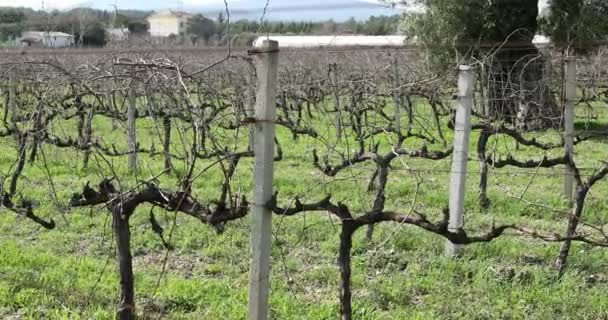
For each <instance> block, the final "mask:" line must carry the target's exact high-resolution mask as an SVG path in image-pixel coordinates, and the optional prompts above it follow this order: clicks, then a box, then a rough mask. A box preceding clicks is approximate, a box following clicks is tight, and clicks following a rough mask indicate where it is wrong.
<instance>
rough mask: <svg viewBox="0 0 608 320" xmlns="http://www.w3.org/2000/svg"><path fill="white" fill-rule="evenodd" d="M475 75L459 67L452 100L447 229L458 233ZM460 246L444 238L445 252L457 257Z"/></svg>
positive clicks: (462, 214) (468, 69) (461, 212)
mask: <svg viewBox="0 0 608 320" xmlns="http://www.w3.org/2000/svg"><path fill="white" fill-rule="evenodd" d="M474 85H475V75H474V73H473V68H472V67H470V66H464V65H463V66H460V68H459V73H458V97H457V102H456V119H455V121H454V152H453V154H452V170H451V173H450V187H449V192H450V194H449V198H450V200H449V210H450V217H449V223H448V230H449V231H451V232H458V230H460V229H461V228H462V226H463V224H464V194H465V183H466V176H467V160H468V151H469V136H470V133H471V108H472V106H473V90H474ZM461 253H462V245H459V244H454V243H452V242H450V241H449V240H447V241H446V245H445V255H446V256H449V257H453V256H458V255H460V254H461Z"/></svg>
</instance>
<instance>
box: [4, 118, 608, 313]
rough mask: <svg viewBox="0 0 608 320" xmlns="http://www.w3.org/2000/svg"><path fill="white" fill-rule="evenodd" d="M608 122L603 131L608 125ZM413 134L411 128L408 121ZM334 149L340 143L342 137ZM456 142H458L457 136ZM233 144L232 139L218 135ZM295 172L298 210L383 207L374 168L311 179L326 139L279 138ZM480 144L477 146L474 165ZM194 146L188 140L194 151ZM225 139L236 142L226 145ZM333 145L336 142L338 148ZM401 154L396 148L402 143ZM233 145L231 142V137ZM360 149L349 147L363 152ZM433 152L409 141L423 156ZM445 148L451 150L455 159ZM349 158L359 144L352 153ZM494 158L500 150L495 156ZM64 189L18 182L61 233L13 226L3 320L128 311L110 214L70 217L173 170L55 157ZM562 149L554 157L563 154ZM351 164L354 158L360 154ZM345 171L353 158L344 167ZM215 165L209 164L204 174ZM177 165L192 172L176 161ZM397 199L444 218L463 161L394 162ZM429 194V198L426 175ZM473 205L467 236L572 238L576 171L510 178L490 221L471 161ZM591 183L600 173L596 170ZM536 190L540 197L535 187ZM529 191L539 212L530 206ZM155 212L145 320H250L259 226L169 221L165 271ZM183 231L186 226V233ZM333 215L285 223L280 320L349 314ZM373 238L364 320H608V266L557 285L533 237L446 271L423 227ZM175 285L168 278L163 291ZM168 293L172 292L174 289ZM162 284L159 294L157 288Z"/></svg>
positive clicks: (580, 263) (116, 138)
mask: <svg viewBox="0 0 608 320" xmlns="http://www.w3.org/2000/svg"><path fill="white" fill-rule="evenodd" d="M603 120H604V117H601V118H600V119H599V120H594V121H595V122H593V123H592V124H589V123H587V124H584V123H579V124H578V125H579V128H583V127H584V126H585V125H592V126H595V127H600V126H602V125H604V122H602V121H603ZM403 121H404V122H405V120H403ZM156 125H157V124H156V123H154V122H152V121H151V120H138V130H139V132H138V135H139V140H140V142H141V144H142V146H145V147H147V146H150V145H151V144H152V143H154V145H155V146H156V148H157V149H158V148H160V146H161V143H160V140H159V139H158V137H157V134H156V131H155V130H156V129H155V126H156ZM75 126H76V124H75V122H73V121H66V122H61V123H55V124H54V127H53V131H54V132H56V133H57V134H58V135H61V136H67V135H70V134H71V133H73V132H74V128H75ZM327 130H328V131H327V132H326V133H324V134H326V136H327V137H332V136H333V135H334V133H333V129H332V128H331V127H328V129H327ZM444 132H445V134H446V138H447V139H448V141H450V139H451V132H450V131H449V130H447V128H444ZM94 134H95V135H96V136H100V137H103V139H104V141H106V142H112V143H114V144H116V146H117V148H118V149H121V150H123V149H125V148H126V144H125V138H124V137H125V134H124V130H123V129H122V128H120V127H119V128H118V129H116V130H111V123H110V121H109V120H107V119H105V118H103V117H97V118H96V119H95V127H94ZM216 134H217V135H218V137H220V138H221V137H222V136H223V134H224V132H222V131H221V130H217V132H216ZM179 135H180V132H179V131H178V130H175V132H174V140H173V142H174V145H173V149H174V150H175V152H179V151H180V150H182V149H180V148H183V145H182V144H181V143H180V142H179V138H178V137H179ZM538 135H539V136H540V138H542V139H544V140H547V139H549V140H552V141H559V140H558V138H557V135H556V133H555V132H546V133H543V134H538ZM278 137H279V141H280V142H281V144H282V145H283V149H284V152H285V159H284V160H283V161H281V162H277V163H276V169H275V188H276V189H277V190H279V191H280V199H282V202H283V203H285V204H286V203H288V201H289V200H291V199H293V197H294V196H300V197H301V199H302V201H307V200H308V201H310V200H316V199H319V198H321V197H322V196H323V195H324V194H327V193H330V194H332V195H333V199H334V200H335V201H343V202H344V203H346V204H347V205H348V206H349V207H350V208H351V209H352V210H353V212H361V211H364V210H367V209H369V206H370V202H371V201H372V198H373V195H372V194H370V193H369V192H367V191H366V186H367V182H368V179H369V176H370V175H371V172H372V170H373V165H371V164H361V165H357V166H355V167H354V168H352V169H349V170H346V171H344V172H343V173H341V174H340V175H339V176H338V177H336V178H327V177H324V176H322V175H320V174H319V172H318V171H317V170H316V169H314V167H313V166H312V164H311V160H310V159H311V157H312V155H311V151H312V149H313V148H317V149H318V151H319V154H320V155H321V156H322V155H324V153H325V151H324V150H326V148H324V147H323V145H322V144H321V143H319V142H318V141H315V140H313V139H311V138H306V137H299V138H298V140H296V141H292V140H291V136H290V134H289V132H287V131H286V130H285V129H283V128H279V129H278ZM476 137H477V136H476V134H473V135H472V137H471V150H472V156H474V151H475V142H476ZM390 138H391V137H386V136H382V137H377V139H378V140H379V141H381V142H383V143H382V144H381V150H382V151H383V152H387V151H388V150H389V146H388V143H387V142H388V141H389V140H390ZM184 139H185V141H189V139H190V137H189V136H184ZM221 139H223V138H221ZM328 139H330V138H328ZM392 139H394V137H392ZM222 141H229V139H228V138H226V139H225V140H222ZM0 143H2V152H0V169H1V173H0V174H2V175H7V174H8V173H9V170H10V168H11V166H12V165H13V163H14V160H15V157H16V151H15V142H14V141H13V140H11V139H8V138H7V139H3V140H1V141H0ZM353 145H354V143H353V141H351V142H350V147H351V148H352V146H353ZM421 145H422V144H421V142H419V141H418V142H408V144H407V146H408V147H409V148H417V147H420V146H421ZM489 146H492V148H494V147H495V148H496V150H497V152H498V153H501V154H504V153H505V152H506V151H507V150H514V149H515V145H514V144H513V143H512V142H511V141H509V140H506V139H502V138H497V139H494V138H493V140H492V142H491V143H490V144H489ZM428 147H429V148H430V149H443V147H442V146H441V144H436V145H429V146H428ZM338 148H339V149H341V150H346V149H347V146H346V144H345V143H344V142H342V143H340V144H339V146H338ZM490 149H491V148H490ZM576 150H577V155H576V157H577V158H576V159H577V163H578V164H579V165H580V166H583V167H593V166H596V165H597V163H598V160H601V159H605V158H606V155H608V149H607V148H606V145H605V142H604V141H601V140H591V141H589V142H585V143H584V144H581V145H579V146H577V147H576ZM43 151H44V156H45V157H46V159H47V162H48V164H49V170H50V175H51V176H52V181H53V186H54V188H55V190H56V192H57V194H56V197H57V201H54V198H55V195H54V194H53V193H52V192H51V184H50V183H49V179H48V178H47V173H46V171H45V167H44V166H43V165H42V163H43V162H42V161H37V162H36V163H34V164H28V165H27V167H26V170H25V172H24V177H23V178H22V179H21V180H20V183H19V192H20V193H21V194H23V195H24V196H27V197H28V198H32V199H35V200H37V202H38V205H37V208H36V213H37V214H39V215H41V216H43V217H45V218H53V219H54V220H55V221H56V222H57V228H56V229H55V230H50V231H47V230H43V229H41V228H39V227H38V226H37V225H35V224H33V223H32V222H31V221H29V220H26V219H24V218H22V217H18V216H16V215H15V214H13V213H11V212H8V211H5V210H3V211H0V318H10V317H13V318H22V319H41V318H45V319H112V318H113V316H114V308H115V304H116V301H117V296H118V286H119V284H118V278H117V272H116V260H115V258H114V255H113V242H112V235H111V230H110V226H109V223H110V221H109V217H108V212H107V211H105V210H104V209H102V208H92V209H91V208H84V209H70V208H68V207H67V203H68V200H69V198H70V196H71V194H72V193H74V192H78V191H80V190H81V188H82V186H83V184H84V182H85V181H90V182H91V183H92V184H95V183H97V182H98V181H99V180H100V177H101V176H102V175H110V174H112V171H114V172H115V173H116V174H117V176H118V177H119V178H120V180H121V181H122V182H123V183H125V184H126V185H133V184H134V183H135V181H136V178H138V179H147V178H149V177H151V176H153V175H154V174H156V173H157V172H159V171H160V170H161V167H162V161H160V160H159V159H151V158H150V157H148V156H147V155H140V168H141V170H140V172H139V175H138V176H132V175H130V174H129V173H128V170H127V168H126V158H124V157H120V158H112V159H107V160H108V163H106V162H104V160H103V159H102V158H100V157H98V156H94V157H93V158H92V159H91V164H90V166H89V168H88V169H83V168H82V154H79V153H76V152H73V151H69V150H62V149H58V148H55V147H51V146H45V147H44V149H43ZM560 152H561V151H560V150H554V151H551V152H550V153H549V155H553V156H556V155H559V154H560ZM351 153H352V152H351ZM516 154H517V157H518V158H521V159H527V158H540V157H541V156H542V155H541V154H539V153H538V151H536V150H534V149H531V148H526V147H521V148H520V150H519V151H517V153H516ZM332 159H334V160H336V159H338V158H337V156H336V155H335V154H334V155H333V156H332ZM208 163H209V162H204V161H203V162H201V163H200V164H199V166H198V167H197V168H198V169H197V170H201V169H202V168H203V167H204V166H205V165H206V164H208ZM175 164H177V165H178V166H181V170H183V165H181V164H179V162H177V161H176V162H175ZM393 165H394V168H393V169H394V171H393V172H392V173H391V175H390V177H389V179H390V181H389V185H388V190H387V199H388V200H387V209H394V210H399V211H407V210H409V208H410V206H411V203H412V200H413V199H414V198H416V209H417V210H420V211H422V212H425V213H427V214H428V215H429V217H432V218H434V219H436V218H438V217H439V216H440V211H441V209H442V208H443V207H444V206H445V205H446V204H447V200H448V191H447V179H448V175H449V174H448V170H449V160H445V161H438V162H430V161H423V160H415V159H407V158H403V162H401V161H394V162H393ZM406 166H407V168H415V169H419V170H421V171H420V172H419V176H418V178H419V179H421V180H422V181H423V184H422V185H421V188H420V189H419V191H418V193H416V184H415V182H416V178H417V177H416V174H414V173H412V172H409V171H407V170H405V169H406ZM469 171H470V174H469V175H468V184H467V188H468V190H467V194H466V212H467V214H466V223H467V229H469V230H472V231H473V232H475V231H476V230H478V231H483V230H485V229H487V228H488V227H489V226H490V225H491V224H492V222H493V221H496V222H497V223H519V224H525V225H528V226H530V227H535V228H539V229H542V230H557V231H561V230H563V229H564V227H565V224H564V221H565V215H564V214H563V213H560V212H555V210H551V209H549V208H548V207H539V206H533V205H530V203H542V204H545V205H547V206H551V207H555V208H557V209H560V210H564V209H565V208H566V205H565V203H564V201H563V200H562V199H561V196H560V191H561V177H559V176H557V175H552V174H554V173H560V172H561V169H545V170H540V171H539V173H540V175H538V176H536V177H535V178H534V179H532V180H531V176H530V172H533V170H528V171H526V173H525V174H524V173H523V172H522V171H523V170H521V169H513V168H504V169H501V170H496V171H492V173H491V174H490V179H489V190H488V191H489V196H490V198H491V200H492V205H491V208H490V209H489V210H487V211H483V212H482V210H480V208H479V206H478V204H477V180H478V174H476V172H477V171H478V164H477V163H476V162H475V161H471V162H470V167H469ZM585 173H588V171H585ZM251 179H252V161H251V159H243V161H242V163H240V166H239V168H238V174H237V175H236V176H235V179H234V181H233V187H234V189H235V191H237V192H241V193H244V194H246V195H248V196H249V198H250V194H251V191H250V190H251ZM221 181H222V177H221V173H220V171H219V169H218V168H213V169H211V170H209V171H207V172H206V173H204V174H203V175H202V176H201V177H200V179H198V180H197V181H196V182H195V184H194V187H193V189H194V194H195V195H196V196H197V197H198V198H199V199H200V200H201V201H207V200H212V199H214V198H215V197H217V195H218V194H219V186H220V183H221ZM530 181H531V182H530ZM160 184H161V185H162V186H163V187H166V188H170V189H175V188H176V179H175V177H174V176H163V177H161V178H160ZM524 190H526V191H525V196H524V198H525V199H526V200H527V202H524V201H518V200H517V199H514V198H513V197H512V196H511V195H517V196H519V195H520V194H521V193H522V192H523V191H524ZM607 192H608V183H606V182H600V183H599V184H598V185H597V186H596V187H594V188H593V189H592V192H591V196H590V197H589V199H588V201H587V204H586V205H587V206H586V211H585V213H584V214H585V217H586V221H587V222H589V223H592V224H596V225H604V224H605V223H606V216H605V212H606V209H607V207H608V200H606V199H605V198H604V197H603V196H602V195H605V194H607ZM149 210H150V207H149V206H142V207H140V208H139V209H138V210H137V212H136V213H135V215H134V216H133V217H132V219H131V226H132V234H133V239H132V252H133V256H134V269H135V275H136V292H137V306H138V309H137V310H138V313H139V314H140V315H141V316H143V317H144V318H149V319H156V318H158V317H159V316H162V317H163V318H165V319H244V318H245V317H246V309H247V303H246V301H247V281H248V275H247V271H248V267H249V228H248V221H249V219H242V220H240V221H235V222H231V223H229V225H228V226H227V228H226V231H225V232H224V233H223V234H219V235H218V234H215V233H214V232H213V230H212V229H211V228H209V227H208V226H206V225H203V224H200V223H199V222H197V221H196V220H194V219H192V218H189V217H187V216H185V215H182V214H178V215H177V216H174V215H173V214H172V213H166V212H161V211H159V210H157V211H156V213H157V219H159V221H160V222H161V224H162V225H163V226H165V229H166V230H167V233H168V232H169V230H170V229H171V226H172V224H173V221H175V222H176V226H175V228H174V229H173V233H172V235H171V240H170V242H171V243H172V244H173V245H174V246H175V250H174V251H172V252H169V255H168V260H167V263H166V270H165V272H163V271H162V269H163V261H164V258H165V254H166V252H165V250H164V249H163V247H162V244H161V242H160V240H159V239H158V238H157V237H156V236H155V235H154V234H153V233H152V231H151V230H150V227H149V225H148V222H147V214H148V211H149ZM174 219H175V220H174ZM337 223H338V222H337V220H336V219H335V218H330V217H329V216H328V215H327V214H322V213H311V214H307V215H299V216H295V217H289V218H280V217H275V219H274V229H273V230H274V231H275V234H274V237H273V248H272V262H273V264H272V290H271V297H270V305H271V315H270V316H271V318H272V319H335V318H337V315H338V310H339V306H338V299H337V298H338V286H339V271H338V268H337V265H336V256H337V248H338V240H339V237H338V233H339V230H338V229H339V226H337ZM364 233H365V232H363V231H359V232H358V233H357V234H356V235H355V241H354V248H353V259H352V266H353V293H354V296H353V301H354V316H355V319H600V318H608V299H606V298H605V292H606V290H608V273H607V266H608V252H607V251H606V250H603V249H601V248H592V247H589V246H587V245H580V244H576V245H574V247H573V250H572V257H571V260H570V265H569V268H568V269H567V272H566V274H565V275H564V276H563V277H562V278H561V279H559V280H558V279H556V277H555V273H554V271H553V268H552V264H553V261H554V258H555V256H556V254H557V250H558V244H550V243H544V242H541V241H538V240H531V239H528V238H522V237H503V238H500V239H498V240H495V241H493V242H491V243H488V244H475V245H471V246H468V247H467V248H466V251H465V254H464V256H463V257H461V258H459V259H455V260H454V259H448V258H444V257H443V256H442V253H443V245H444V240H443V239H441V238H439V237H437V236H434V235H431V234H429V233H426V232H424V231H422V230H420V229H417V228H415V227H410V226H398V225H395V224H383V225H381V226H379V227H377V228H376V233H375V234H374V239H373V241H372V242H371V243H368V242H366V241H365V239H364ZM161 275H162V277H161ZM159 279H160V281H159ZM157 283H158V284H159V285H158V287H157Z"/></svg>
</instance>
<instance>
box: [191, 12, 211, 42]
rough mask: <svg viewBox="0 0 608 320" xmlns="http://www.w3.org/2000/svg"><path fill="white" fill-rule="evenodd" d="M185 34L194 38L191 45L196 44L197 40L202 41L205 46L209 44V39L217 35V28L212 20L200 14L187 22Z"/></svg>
mask: <svg viewBox="0 0 608 320" xmlns="http://www.w3.org/2000/svg"><path fill="white" fill-rule="evenodd" d="M187 32H188V33H189V34H190V35H193V36H195V37H194V38H192V39H193V43H196V41H197V39H198V38H200V39H203V42H204V44H205V45H207V44H209V39H210V38H211V37H212V36H213V35H214V34H216V33H217V27H216V26H215V22H213V20H211V19H209V18H206V17H205V16H203V15H201V14H197V15H195V16H194V17H192V18H191V19H190V21H189V22H188V29H187Z"/></svg>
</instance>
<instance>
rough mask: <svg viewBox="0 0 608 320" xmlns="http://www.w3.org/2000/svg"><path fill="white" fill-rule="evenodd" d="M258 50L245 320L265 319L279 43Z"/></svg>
mask: <svg viewBox="0 0 608 320" xmlns="http://www.w3.org/2000/svg"><path fill="white" fill-rule="evenodd" d="M259 49H260V53H258V55H257V58H258V70H257V76H258V81H257V94H256V104H255V118H256V119H255V120H256V121H255V124H254V125H255V132H254V144H253V154H254V157H255V164H254V172H253V179H254V182H253V201H254V204H253V208H252V211H251V266H250V267H249V306H248V309H249V312H248V314H249V316H248V319H250V320H265V319H267V318H268V291H269V290H268V289H269V282H270V279H269V278H270V243H271V241H270V240H271V236H272V233H271V232H272V212H271V211H270V210H268V209H267V208H266V203H267V202H268V201H269V200H270V199H271V197H272V176H273V169H274V168H273V166H274V134H275V132H274V130H275V124H274V121H275V118H276V103H277V100H276V99H277V84H278V82H277V80H278V79H277V78H278V63H279V53H278V50H279V43H278V42H276V41H272V40H265V41H264V43H263V44H262V47H261V48H259Z"/></svg>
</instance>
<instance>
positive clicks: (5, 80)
mask: <svg viewBox="0 0 608 320" xmlns="http://www.w3.org/2000/svg"><path fill="white" fill-rule="evenodd" d="M545 51H546V52H543V55H544V56H545V57H546V59H539V61H541V62H535V63H530V65H526V66H525V67H524V69H525V68H528V67H531V65H533V67H534V68H539V69H541V71H542V79H540V80H537V81H535V82H533V83H526V84H525V85H524V84H523V81H524V80H522V77H521V76H520V75H518V74H507V75H506V76H505V77H503V78H504V79H505V80H504V82H496V81H495V80H496V79H499V78H500V77H498V76H488V74H492V73H494V72H504V70H503V71H499V70H495V69H493V68H492V66H493V62H492V58H493V57H492V55H491V54H489V55H488V56H487V59H485V60H481V61H466V62H463V63H460V64H462V65H467V67H460V68H458V65H454V68H452V69H449V70H444V72H443V73H438V72H436V70H434V69H433V68H431V66H430V65H429V64H428V61H426V60H425V58H424V56H425V55H424V52H423V50H421V49H420V48H415V49H414V48H403V49H366V50H362V49H356V50H355V49H353V50H322V49H311V50H289V49H286V50H283V49H281V50H276V51H272V50H270V51H268V50H266V51H265V50H249V51H247V49H243V50H240V49H232V50H231V51H229V52H226V51H225V50H205V49H197V50H190V51H184V52H179V51H175V50H165V51H163V50H150V51H147V50H143V49H142V50H137V51H129V50H125V51H124V52H103V51H91V52H86V53H78V52H71V51H61V52H60V51H57V52H45V51H44V50H40V51H35V52H30V53H27V54H17V53H15V52H6V53H4V54H3V55H0V95H1V99H0V104H1V105H2V108H1V110H0V116H1V118H2V120H1V121H2V126H1V127H0V147H1V150H2V152H0V177H1V178H2V179H1V180H0V191H1V192H0V200H1V201H0V317H1V318H9V319H22V318H23V319H40V318H47V319H56V318H65V319H92V318H93V319H113V318H115V317H118V318H120V319H131V318H133V317H134V316H137V317H139V318H143V319H161V318H162V319H243V318H246V317H247V310H248V301H249V302H250V303H251V296H250V295H251V292H252V291H251V290H252V289H251V288H250V287H249V285H250V284H251V279H250V272H251V273H255V272H259V273H260V274H262V275H263V274H264V270H263V269H262V270H261V271H260V270H252V266H254V265H255V263H256V261H257V259H258V258H259V257H257V256H256V255H257V254H258V253H256V252H257V251H256V250H257V248H254V247H252V245H251V243H254V244H255V243H256V241H258V240H260V239H261V240H260V241H262V240H263V239H264V238H266V239H268V238H269V241H270V242H271V246H270V247H269V248H266V249H267V250H270V269H271V271H270V288H269V292H268V293H269V302H268V309H269V315H268V317H269V318H271V319H335V318H342V319H351V318H352V319H499V318H500V319H524V318H525V319H562V318H563V319H572V318H577V319H598V318H606V317H608V302H607V300H606V299H605V297H604V295H605V294H604V293H605V292H606V290H608V271H607V270H608V269H607V268H608V265H607V263H606V261H608V260H607V258H608V251H606V249H605V247H608V235H607V234H606V232H608V231H607V230H606V225H607V223H608V221H607V217H606V214H605V212H606V210H607V209H608V200H606V198H605V197H604V196H603V195H605V194H607V192H608V183H606V180H608V179H605V177H606V175H608V162H607V161H606V159H608V148H607V147H606V141H607V140H606V139H608V69H607V68H606V65H608V52H607V51H604V50H598V51H597V52H594V53H593V54H589V55H588V56H585V57H577V58H573V57H566V56H564V55H562V54H561V53H557V52H554V51H553V50H545ZM273 59H276V61H275V62H276V63H277V65H278V77H277V79H273V76H272V74H271V70H270V69H268V68H266V69H265V68H264V66H268V65H269V64H270V65H272V64H273ZM269 73H270V74H269ZM488 79H491V80H488ZM274 80H276V82H275V81H274ZM493 81H494V82H493ZM526 81H529V80H526ZM529 82H531V81H529ZM275 84H276V86H274V87H273V85H275ZM497 88H500V92H501V94H500V95H496V92H498V91H497ZM532 95H534V96H540V97H542V98H543V99H544V100H543V101H544V104H543V105H542V106H540V107H538V108H536V109H534V107H533V106H526V107H523V103H522V101H523V100H524V99H522V97H529V96H532ZM467 103H470V107H472V108H471V110H469V111H468V113H470V114H466V113H462V110H465V109H466V108H465V107H466V105H467ZM262 105H264V106H271V107H270V108H266V109H265V108H261V106H262ZM549 105H553V106H554V110H557V111H556V112H552V111H551V110H549V109H550V108H549V107H545V106H549ZM275 108H276V110H275ZM496 108H499V109H500V110H499V112H497V111H496V110H497V109H496ZM513 108H514V109H513ZM569 112H570V113H572V114H573V119H574V122H573V125H574V126H573V128H569V125H568V113H569ZM458 159H461V160H462V161H461V162H462V163H461V164H455V162H456V161H457V160H458ZM458 168H461V169H458ZM262 174H263V175H262ZM454 177H460V178H461V179H462V180H460V181H461V184H456V185H455V186H454V181H455V180H453V179H454ZM465 179H466V180H465ZM465 181H466V182H465ZM454 188H455V189H454ZM569 189H570V190H571V192H569V191H568V190H569ZM564 190H565V191H564ZM564 192H565V194H564ZM570 194H572V196H570ZM268 195H270V197H269V198H268V199H266V200H265V198H264V197H266V196H268ZM459 196H462V197H463V198H462V199H463V200H464V201H463V202H462V203H460V202H459V201H458V197H459ZM454 206H456V207H458V206H463V209H464V222H459V221H456V222H455V221H454V220H453V219H454V216H453V211H454ZM264 212H266V213H268V214H267V215H264ZM270 213H272V228H271V229H270V230H268V229H264V227H263V226H264V223H263V222H261V223H260V221H257V222H256V219H268V218H269V217H270V216H271V215H270ZM254 246H255V245H254ZM446 246H447V247H448V248H452V253H454V254H449V253H450V250H449V249H446V248H445V247H446ZM254 249H255V250H254ZM261 250H262V251H263V250H264V248H263V247H262V248H261ZM446 250H447V253H448V254H447V255H446ZM252 252H253V257H252ZM254 269H255V268H254ZM248 290H250V291H249V294H248ZM261 290H262V291H263V289H261ZM262 300H263V299H262ZM262 302H263V301H262ZM249 307H250V308H251V305H250V306H249ZM250 310H251V309H250Z"/></svg>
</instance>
